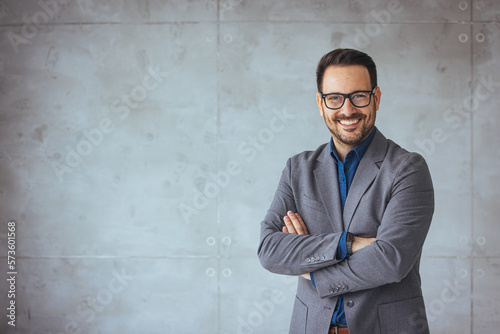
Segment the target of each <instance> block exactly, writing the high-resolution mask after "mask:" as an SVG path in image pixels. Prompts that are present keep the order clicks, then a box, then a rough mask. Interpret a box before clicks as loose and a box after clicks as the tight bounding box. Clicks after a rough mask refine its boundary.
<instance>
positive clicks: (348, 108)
mask: <svg viewBox="0 0 500 334" xmlns="http://www.w3.org/2000/svg"><path fill="white" fill-rule="evenodd" d="M342 111H343V113H344V114H346V115H347V116H349V115H352V114H354V113H355V112H356V107H355V106H354V105H353V104H352V102H351V99H348V98H346V99H345V101H344V105H343V106H342Z"/></svg>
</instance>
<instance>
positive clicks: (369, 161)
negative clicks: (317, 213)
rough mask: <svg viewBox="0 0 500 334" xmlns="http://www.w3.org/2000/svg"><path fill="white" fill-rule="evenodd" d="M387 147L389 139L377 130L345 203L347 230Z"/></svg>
mask: <svg viewBox="0 0 500 334" xmlns="http://www.w3.org/2000/svg"><path fill="white" fill-rule="evenodd" d="M386 149H387V139H386V138H385V137H384V136H383V135H382V134H381V133H380V132H379V131H378V130H377V132H376V133H375V136H374V137H373V140H372V142H371V143H370V146H369V147H368V149H367V150H366V152H365V154H364V155H363V158H361V161H360V162H359V165H358V168H357V170H356V173H355V174H354V179H353V180H352V183H351V187H350V188H349V193H348V194H347V198H346V202H345V205H344V213H343V219H344V224H345V225H346V226H347V230H348V229H349V227H350V225H351V220H352V217H353V215H354V212H355V211H356V208H357V207H358V204H359V202H360V200H361V198H362V197H363V195H364V193H365V192H366V190H367V189H368V188H369V187H370V185H371V184H372V182H373V180H375V177H376V176H377V174H378V172H379V170H380V165H381V162H382V161H383V160H384V157H385V154H386Z"/></svg>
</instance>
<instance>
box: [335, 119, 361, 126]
mask: <svg viewBox="0 0 500 334" xmlns="http://www.w3.org/2000/svg"><path fill="white" fill-rule="evenodd" d="M358 122H359V119H341V120H339V123H340V124H342V125H353V124H356V123H358Z"/></svg>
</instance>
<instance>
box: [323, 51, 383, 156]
mask: <svg viewBox="0 0 500 334" xmlns="http://www.w3.org/2000/svg"><path fill="white" fill-rule="evenodd" d="M316 80H317V85H318V93H317V96H316V100H317V102H318V108H319V111H320V114H321V116H322V117H323V118H324V120H325V123H326V126H327V127H328V129H329V130H330V132H331V134H332V138H333V140H334V143H335V146H336V148H337V150H341V151H345V153H347V152H348V151H349V150H351V149H352V148H354V147H356V146H357V145H359V144H360V143H361V142H362V141H363V140H365V139H366V138H367V137H368V136H369V135H370V133H371V132H372V130H373V127H374V125H375V118H376V112H377V110H378V107H379V103H380V96H381V92H380V89H379V88H378V87H377V69H376V66H375V63H374V62H373V60H372V58H371V57H370V56H368V55H367V54H365V53H363V52H360V51H357V50H352V49H336V50H333V51H331V52H330V53H327V54H326V55H324V56H323V57H322V58H321V60H320V61H319V63H318V68H317V70H316ZM352 93H356V94H352ZM336 94H339V95H336ZM341 94H344V95H341ZM347 94H350V95H349V97H350V98H349V97H347V96H345V95H347ZM339 153H341V152H339ZM341 154H342V153H341Z"/></svg>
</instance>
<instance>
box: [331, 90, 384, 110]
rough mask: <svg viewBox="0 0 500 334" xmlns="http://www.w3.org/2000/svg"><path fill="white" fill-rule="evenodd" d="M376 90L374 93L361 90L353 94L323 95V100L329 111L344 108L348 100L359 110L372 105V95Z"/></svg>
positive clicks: (373, 91)
mask: <svg viewBox="0 0 500 334" xmlns="http://www.w3.org/2000/svg"><path fill="white" fill-rule="evenodd" d="M376 89H377V87H375V88H373V90H372V91H369V90H360V91H357V92H353V93H351V94H341V93H331V94H323V93H321V98H322V99H323V101H325V105H326V107H327V108H328V109H333V110H336V109H340V108H342V106H343V105H344V103H345V100H346V98H347V99H349V100H351V103H352V105H353V106H355V107H357V108H363V107H366V106H367V105H369V104H370V102H371V101H372V95H373V94H375V90H376Z"/></svg>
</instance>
